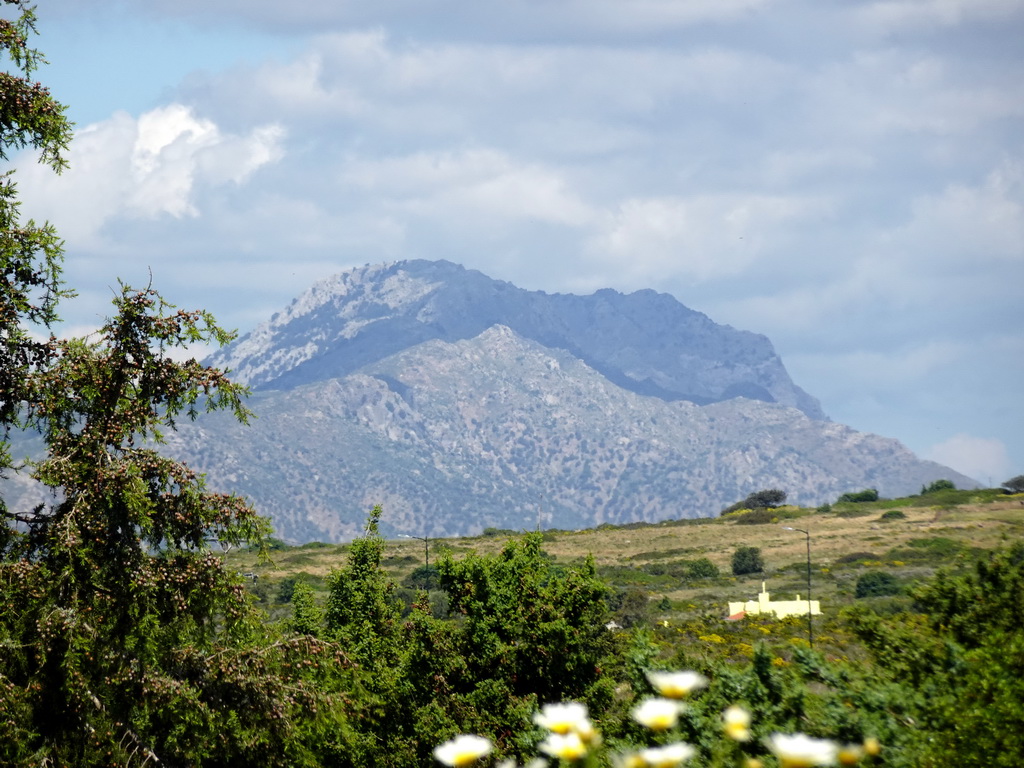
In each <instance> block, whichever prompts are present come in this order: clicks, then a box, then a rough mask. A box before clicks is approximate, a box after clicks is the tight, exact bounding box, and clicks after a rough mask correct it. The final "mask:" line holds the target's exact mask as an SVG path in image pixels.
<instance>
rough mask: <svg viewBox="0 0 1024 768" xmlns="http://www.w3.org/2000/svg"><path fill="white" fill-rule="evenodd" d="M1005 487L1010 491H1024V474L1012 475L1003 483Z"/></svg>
mask: <svg viewBox="0 0 1024 768" xmlns="http://www.w3.org/2000/svg"><path fill="white" fill-rule="evenodd" d="M1003 488H1005V489H1006V490H1008V491H1009V492H1010V493H1024V475H1017V476H1016V477H1011V478H1010V479H1009V480H1007V481H1006V482H1005V483H1003Z"/></svg>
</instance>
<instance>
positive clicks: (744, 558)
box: [732, 547, 764, 576]
mask: <svg viewBox="0 0 1024 768" xmlns="http://www.w3.org/2000/svg"><path fill="white" fill-rule="evenodd" d="M762 571H764V559H763V558H762V557H761V550H760V549H759V548H758V547H739V548H738V549H737V550H736V551H735V552H734V553H733V556H732V574H733V576H743V575H744V574H748V573H761V572H762Z"/></svg>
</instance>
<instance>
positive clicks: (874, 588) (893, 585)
mask: <svg viewBox="0 0 1024 768" xmlns="http://www.w3.org/2000/svg"><path fill="white" fill-rule="evenodd" d="M899 591H900V585H899V582H898V581H897V580H896V577H895V576H893V575H892V574H891V573H889V572H888V571H868V572H867V573H865V574H863V575H862V576H861V577H860V578H859V579H857V591H856V596H857V597H858V598H860V597H881V596H884V595H896V594H899Z"/></svg>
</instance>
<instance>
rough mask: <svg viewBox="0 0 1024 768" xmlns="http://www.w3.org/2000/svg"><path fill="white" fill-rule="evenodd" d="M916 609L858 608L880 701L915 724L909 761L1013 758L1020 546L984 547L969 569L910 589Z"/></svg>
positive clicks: (1020, 721) (1020, 726) (1023, 717)
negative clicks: (882, 612)
mask: <svg viewBox="0 0 1024 768" xmlns="http://www.w3.org/2000/svg"><path fill="white" fill-rule="evenodd" d="M913 597H914V598H915V607H916V608H917V610H918V611H919V613H911V614H902V615H897V616H886V617H885V618H884V619H882V617H879V616H877V615H874V614H871V613H866V614H861V615H854V617H853V619H854V628H855V629H856V631H857V634H858V635H860V637H861V639H862V640H863V641H864V642H865V643H866V645H867V646H868V648H869V649H870V650H871V651H872V653H873V654H874V656H875V660H876V664H875V665H874V668H873V669H872V674H873V677H874V682H873V686H874V689H875V690H876V691H877V692H879V693H883V692H884V695H885V697H886V699H888V701H885V700H884V699H881V698H880V699H879V704H881V705H882V706H884V707H885V708H886V709H889V710H890V711H893V712H900V713H901V714H900V719H901V720H902V721H903V722H906V723H912V724H913V727H912V728H907V729H904V731H903V733H902V734H901V736H900V737H901V738H902V739H905V740H906V742H907V743H906V744H905V745H904V747H903V752H904V753H905V754H907V755H912V756H913V764H914V765H920V766H939V765H945V764H947V763H948V759H949V756H950V755H956V758H957V761H958V762H960V763H962V764H964V765H991V766H1006V767H1007V768H1010V766H1016V765H1018V764H1019V762H1020V734H1021V732H1022V731H1024V633H1021V631H1020V606H1021V602H1022V601H1024V545H1022V544H1016V545H1014V546H1013V547H1011V548H1010V549H1008V550H1004V551H1000V552H994V553H990V554H988V555H987V556H985V557H984V558H982V559H980V560H978V561H977V562H976V563H975V565H974V569H973V571H969V572H967V573H957V572H951V571H940V572H939V573H938V574H937V575H936V576H935V577H934V578H933V579H932V580H931V581H930V582H928V583H926V584H925V585H924V586H922V587H920V588H918V589H916V590H915V591H914V593H913Z"/></svg>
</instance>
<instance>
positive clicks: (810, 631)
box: [782, 525, 814, 648]
mask: <svg viewBox="0 0 1024 768" xmlns="http://www.w3.org/2000/svg"><path fill="white" fill-rule="evenodd" d="M782 530H784V531H799V532H800V533H802V534H803V535H804V536H806V537H807V642H808V644H809V645H810V646H811V648H814V619H812V618H811V532H810V531H805V530H804V529H803V528H791V527H789V526H788V525H784V526H782Z"/></svg>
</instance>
